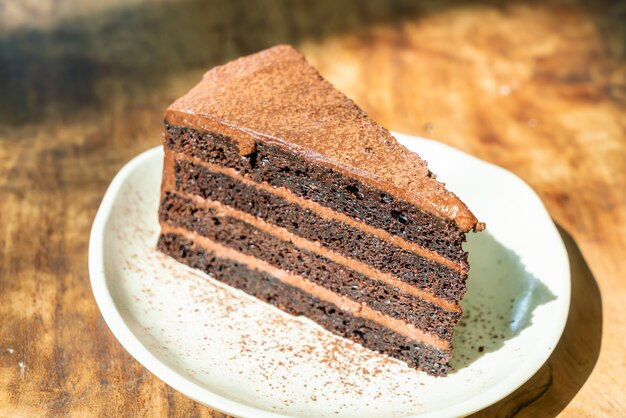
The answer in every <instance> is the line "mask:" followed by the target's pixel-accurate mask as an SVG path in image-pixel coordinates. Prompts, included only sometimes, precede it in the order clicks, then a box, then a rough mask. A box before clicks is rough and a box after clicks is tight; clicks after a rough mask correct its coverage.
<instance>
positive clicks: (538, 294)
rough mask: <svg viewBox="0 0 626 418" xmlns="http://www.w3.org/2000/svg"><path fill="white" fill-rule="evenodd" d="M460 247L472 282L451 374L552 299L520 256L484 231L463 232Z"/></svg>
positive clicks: (520, 326) (510, 334)
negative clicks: (464, 238) (465, 238)
mask: <svg viewBox="0 0 626 418" xmlns="http://www.w3.org/2000/svg"><path fill="white" fill-rule="evenodd" d="M465 248H466V250H467V251H468V252H469V254H470V259H469V262H470V266H471V271H470V278H469V283H471V284H470V286H468V291H467V294H466V295H465V298H464V299H463V301H462V302H461V305H462V306H463V309H464V311H465V312H464V314H463V318H462V319H461V322H460V323H459V325H458V327H457V328H456V330H455V335H454V338H453V344H454V355H453V357H452V361H451V366H452V370H453V371H452V372H453V373H454V370H460V369H462V368H464V367H467V366H469V365H470V364H472V363H473V362H474V361H476V360H477V359H478V358H480V357H482V356H483V355H485V354H487V353H489V352H493V351H496V350H498V349H499V348H501V347H502V346H503V345H504V343H505V342H506V341H507V340H509V339H511V338H513V337H514V336H516V335H518V334H519V333H520V332H521V331H522V330H523V329H525V328H526V327H528V326H529V325H530V324H531V322H532V315H533V312H534V310H535V308H537V307H538V306H540V305H543V304H545V303H548V302H550V301H552V300H554V299H555V296H554V295H553V294H552V293H551V292H550V290H549V289H548V288H547V287H546V286H545V285H544V284H543V283H542V282H541V281H539V280H538V279H537V278H536V277H535V276H534V275H533V274H531V273H529V272H528V271H527V270H526V268H525V267H524V265H523V264H522V262H521V260H520V258H519V256H518V255H517V254H516V253H515V252H513V251H512V250H510V249H508V248H506V247H505V246H503V245H502V244H501V243H500V242H498V241H497V240H496V239H495V238H494V237H493V236H492V235H491V234H489V232H488V231H485V232H483V233H480V234H470V235H468V242H467V245H466V246H465Z"/></svg>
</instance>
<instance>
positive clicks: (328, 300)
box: [158, 46, 483, 375]
mask: <svg viewBox="0 0 626 418" xmlns="http://www.w3.org/2000/svg"><path fill="white" fill-rule="evenodd" d="M164 150H165V161H164V168H163V184H162V196H161V204H160V209H159V220H160V223H161V227H162V230H161V235H160V237H159V242H158V248H159V249H160V250H161V251H162V252H164V253H165V254H168V255H169V256H171V257H173V258H175V259H176V260H178V261H180V262H182V263H185V264H187V265H189V266H191V267H193V268H196V269H199V270H202V271H204V272H206V273H208V274H209V275H211V276H212V277H213V278H215V279H217V280H219V281H222V282H224V283H226V284H228V285H230V286H233V287H236V288H238V289H241V290H243V291H244V292H246V293H249V294H251V295H253V296H255V297H257V298H259V299H261V300H263V301H265V302H267V303H270V304H272V305H274V306H277V307H278V308H280V309H282V310H284V311H286V312H289V313H291V314H293V315H304V316H306V317H308V318H310V319H312V320H313V321H315V322H316V323H318V324H319V325H321V326H322V327H324V328H326V329H327V330H329V331H331V332H333V333H335V334H337V335H340V336H342V337H345V338H349V339H351V340H353V341H356V342H358V343H360V344H362V345H363V346H365V347H367V348H369V349H372V350H376V351H378V352H381V353H385V354H387V355H389V356H391V357H394V358H397V359H400V360H403V361H405V362H407V363H408V364H409V365H410V366H412V367H415V368H418V369H421V370H424V371H426V372H428V373H430V374H433V375H445V374H446V372H447V369H448V360H449V359H450V355H451V353H452V346H451V338H452V333H453V330H454V327H455V325H456V324H457V323H458V321H459V319H460V317H461V314H462V309H461V307H460V306H459V300H460V299H461V298H462V297H463V295H464V293H465V290H466V283H465V282H466V278H467V272H468V263H467V254H466V252H465V251H463V248H462V243H463V242H464V241H465V233H467V232H468V231H470V230H474V231H478V230H481V229H482V228H483V225H482V224H481V223H479V222H478V221H477V219H476V217H475V216H474V215H473V214H472V213H471V212H470V211H469V210H468V208H467V207H466V206H465V204H464V203H463V202H461V201H460V200H459V199H458V198H457V197H456V196H455V195H454V194H452V193H451V192H449V191H448V190H446V189H445V187H444V185H443V184H441V183H439V182H438V181H437V180H436V179H435V176H434V175H433V174H432V173H431V172H430V171H429V170H428V168H427V166H426V163H425V162H424V161H422V160H421V159H420V158H419V157H418V156H417V155H416V154H414V153H413V152H410V151H408V150H407V149H406V148H404V147H403V146H401V145H400V144H399V143H398V142H397V141H396V139H394V138H393V137H392V136H391V135H390V133H389V132H388V131H387V130H386V129H385V128H383V127H382V126H380V125H378V124H377V123H376V122H374V121H373V120H371V119H370V118H369V117H368V116H367V115H366V114H365V113H364V112H363V111H362V110H361V109H359V108H358V107H357V106H356V105H355V104H354V103H353V102H352V101H351V100H350V99H348V98H347V97H346V96H344V95H343V94H342V93H341V92H339V91H337V90H336V89H335V88H334V87H333V86H332V85H331V84H330V83H328V82H327V81H325V80H324V79H323V78H322V77H321V76H320V75H319V73H318V72H317V71H316V70H315V69H314V68H313V67H312V66H311V65H309V64H308V63H307V62H306V60H305V58H304V57H303V55H302V54H300V53H299V52H298V51H296V50H295V49H293V48H292V47H289V46H277V47H274V48H270V49H267V50H265V51H262V52H259V53H257V54H254V55H251V56H248V57H244V58H240V59H238V60H235V61H233V62H230V63H228V64H226V65H223V66H220V67H216V68H213V69H212V70H210V71H209V72H207V73H206V74H205V75H204V77H203V79H202V81H201V82H200V83H199V84H198V85H197V86H195V87H194V88H193V89H192V90H191V91H189V92H188V93H187V94H186V95H185V96H183V97H181V98H180V99H178V100H176V102H174V103H173V104H172V105H171V106H170V107H169V108H168V109H167V112H166V115H165V133H164Z"/></svg>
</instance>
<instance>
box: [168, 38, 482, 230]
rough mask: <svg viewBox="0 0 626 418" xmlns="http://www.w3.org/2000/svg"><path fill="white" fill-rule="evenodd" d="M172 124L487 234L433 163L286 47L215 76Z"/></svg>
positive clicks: (186, 100)
mask: <svg viewBox="0 0 626 418" xmlns="http://www.w3.org/2000/svg"><path fill="white" fill-rule="evenodd" d="M165 118H166V120H167V121H168V123H170V124H172V125H179V126H180V125H182V126H188V127H194V128H201V129H207V130H214V129H219V130H220V131H221V132H226V133H227V134H228V135H229V136H231V137H232V138H233V139H234V140H236V141H238V143H239V149H240V152H241V153H242V154H248V153H252V152H253V151H254V147H255V142H256V141H257V140H263V141H267V142H271V143H274V144H276V145H279V146H282V147H286V148H289V149H290V150H291V151H292V152H294V153H297V154H299V155H301V156H302V157H303V158H309V159H314V160H316V161H317V162H318V163H320V164H323V165H325V166H327V167H329V168H332V169H334V170H339V171H341V172H342V173H344V174H345V175H347V176H350V177H353V178H357V179H359V180H361V181H364V182H365V183H367V184H369V185H371V186H374V187H376V188H377V189H379V190H381V191H385V192H387V193H390V194H392V195H393V196H395V197H396V198H399V199H402V200H405V201H407V202H409V203H411V204H414V205H416V206H418V207H420V208H422V209H423V210H425V211H427V212H429V213H432V214H434V215H436V216H439V217H442V218H446V219H450V220H452V221H454V222H455V223H456V225H457V226H458V227H459V228H460V229H462V230H464V231H469V230H470V229H475V230H480V229H482V228H483V225H482V224H481V223H479V222H478V221H477V219H476V217H475V216H474V215H473V214H472V212H471V211H470V210H469V209H468V208H467V206H466V205H465V204H464V203H463V202H462V201H461V200H460V199H459V198H458V197H457V196H455V195H454V194H453V193H452V192H450V191H448V190H446V189H445V187H444V185H443V184H442V183H440V182H438V181H437V180H435V179H434V176H433V175H432V173H431V172H430V171H429V170H428V167H427V165H426V163H425V162H424V161H423V160H422V159H421V158H420V157H419V156H417V155H416V154H415V153H413V152H411V151H409V150H408V149H406V148H405V147H403V146H402V145H400V144H399V143H398V142H397V140H396V139H395V138H394V137H393V136H391V134H390V133H389V131H388V130H387V129H385V128H383V127H382V126H380V125H379V124H377V123H376V122H374V121H373V120H372V119H370V118H369V117H368V116H367V115H366V114H365V112H363V111H362V110H361V109H360V108H359V107H358V106H356V105H355V104H354V102H353V101H352V100H350V99H349V98H347V97H346V96H345V95H344V94H343V93H341V92H340V91H338V90H337V89H335V88H334V87H333V86H332V85H331V84H330V83H329V82H327V81H326V80H324V79H323V78H322V77H321V75H320V74H319V73H318V72H317V70H316V69H315V68H313V67H312V66H311V65H310V64H309V63H308V62H307V61H306V60H305V58H304V56H303V55H302V54H301V53H300V52H298V51H297V50H296V49H294V48H292V47H291V46H288V45H279V46H275V47H273V48H269V49H266V50H264V51H261V52H258V53H256V54H253V55H250V56H247V57H243V58H239V59H237V60H235V61H232V62H229V63H227V64H225V65H223V66H219V67H215V68H213V69H212V70H210V71H208V72H207V73H206V74H205V75H204V77H203V78H202V81H200V83H199V84H198V85H196V86H195V87H194V88H193V89H191V90H190V91H189V92H188V93H187V94H186V95H184V96H183V97H181V98H180V99H178V100H176V101H175V102H174V103H173V104H172V105H171V106H170V107H169V108H168V109H167V112H166V116H165Z"/></svg>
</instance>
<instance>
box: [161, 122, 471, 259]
mask: <svg viewBox="0 0 626 418" xmlns="http://www.w3.org/2000/svg"><path fill="white" fill-rule="evenodd" d="M165 146H167V147H169V148H170V149H171V150H173V151H175V152H179V153H184V154H187V155H190V156H193V157H196V158H198V159H200V160H202V161H206V162H211V163H215V164H219V165H222V166H226V167H232V168H235V169H237V170H239V171H241V172H242V173H244V174H247V175H248V176H249V177H250V178H252V179H254V180H255V181H257V182H260V181H264V182H267V183H269V184H271V185H273V186H276V187H280V186H282V187H285V188H287V189H289V190H291V191H292V192H293V193H294V194H296V195H298V196H302V197H305V198H307V199H310V200H313V201H315V202H318V203H320V204H322V205H324V206H327V207H329V208H331V209H333V210H336V211H338V212H341V213H344V214H346V215H348V216H351V217H353V218H356V219H359V220H362V221H363V222H365V223H367V224H369V225H372V226H374V227H376V228H381V229H385V230H387V231H388V232H389V233H391V234H393V235H398V236H400V237H402V238H404V239H406V240H407V241H410V242H415V243H417V244H419V245H420V246H422V247H424V248H428V249H430V250H432V251H435V252H437V253H439V254H441V255H442V256H444V257H446V258H448V259H450V260H452V261H456V262H460V263H466V261H467V254H466V253H465V251H463V248H462V244H463V242H464V241H465V234H464V233H463V231H461V230H460V229H458V228H457V227H456V225H455V224H454V223H453V222H451V221H448V220H444V219H441V218H438V217H436V216H434V215H431V214H429V213H427V212H424V211H423V210H421V209H420V208H418V207H416V206H412V205H410V204H408V203H407V202H404V201H401V200H398V199H395V198H393V197H392V196H391V195H389V194H387V193H385V192H384V191H382V190H376V189H374V188H372V187H371V186H369V185H367V184H364V183H362V182H359V181H357V180H356V179H353V178H347V177H346V176H344V175H343V174H341V173H339V172H337V171H335V170H332V169H328V168H326V167H322V166H320V165H317V164H315V163H314V162H312V161H308V160H307V159H304V158H302V157H300V156H298V155H295V154H292V153H290V152H288V151H286V150H284V149H282V148H279V147H277V146H275V145H271V144H266V143H263V142H257V144H256V150H255V151H254V152H253V153H251V154H249V155H246V156H241V155H240V154H239V150H238V147H237V144H236V143H235V142H234V141H233V140H232V139H231V138H229V137H228V136H225V135H221V134H219V133H214V132H206V131H198V130H195V129H192V128H184V127H176V126H171V125H169V124H167V122H166V131H165Z"/></svg>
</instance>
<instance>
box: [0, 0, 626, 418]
mask: <svg viewBox="0 0 626 418" xmlns="http://www.w3.org/2000/svg"><path fill="white" fill-rule="evenodd" d="M624 22H626V3H624V2H620V3H615V2H606V3H605V4H600V3H599V4H598V5H596V6H594V8H586V7H583V6H580V5H576V4H574V3H570V4H569V5H567V6H556V5H550V4H547V3H545V2H544V3H541V5H532V4H526V3H524V2H511V3H507V2H497V4H495V5H494V4H491V2H483V1H480V2H473V3H472V5H464V4H462V3H459V2H450V1H447V2H433V4H432V5H421V6H420V5H413V4H412V3H409V2H382V1H381V2H377V1H366V2H361V1H356V0H353V1H332V0H323V1H318V2H315V3H314V4H313V3H312V4H311V5H309V6H305V3H304V2H302V3H296V2H292V1H286V0H285V1H283V0H275V1H268V2H255V3H253V2H244V1H231V2H221V1H217V0H211V1H200V0H198V1H192V2H185V3H179V4H173V3H169V2H158V1H157V2H155V1H142V0H135V1H132V2H130V3H128V2H126V3H124V2H122V1H120V0H109V1H106V2H95V1H86V2H85V1H83V2H80V1H78V0H65V1H56V2H41V1H37V0H29V1H22V2H6V1H0V191H1V194H0V416H29V417H30V416H38V415H49V416H59V415H64V414H67V415H71V416H86V415H87V416H89V415H92V416H131V415H135V416H154V415H168V414H169V415H172V416H185V417H187V416H221V414H219V413H215V412H212V411H210V410H209V409H208V408H205V407H203V406H201V405H199V404H197V403H195V402H193V401H191V400H190V399H188V398H186V397H185V396H183V395H181V394H179V393H178V392H176V391H174V390H173V389H171V388H169V387H168V386H167V385H165V384H164V383H162V382H161V381H159V380H158V379H156V378H155V377H154V376H152V375H151V374H150V373H149V372H147V371H146V369H144V368H143V367H142V366H141V365H140V364H139V363H137V362H136V361H135V360H133V359H132V358H131V357H130V356H129V355H128V354H127V353H126V351H125V350H124V349H123V348H122V347H121V345H120V344H119V343H118V342H117V341H116V340H115V338H114V337H113V336H112V334H111V333H110V331H109V330H108V328H107V327H106V325H105V323H104V321H103V320H102V317H101V316H100V313H99V311H98V309H97V307H96V304H95V303H94V299H93V296H92V294H91V289H90V286H89V278H88V273H87V243H88V235H89V229H90V226H91V222H92V220H93V217H94V215H95V212H96V209H97V207H98V204H99V202H100V199H101V198H102V195H103V193H104V191H105V189H106V187H107V185H108V183H109V182H110V180H111V178H112V177H113V175H114V174H115V173H116V172H117V170H118V169H119V168H120V167H121V166H122V165H123V164H124V162H126V161H127V160H129V159H130V158H132V157H133V156H134V155H135V154H137V153H139V152H140V151H142V150H145V149H147V148H149V147H152V146H154V145H157V144H159V142H160V130H161V119H162V115H163V111H164V108H165V107H166V106H167V105H168V104H169V103H170V102H171V101H172V100H173V99H174V98H176V97H177V96H179V95H181V94H182V93H184V92H185V91H186V90H187V89H188V88H190V87H191V86H192V85H193V84H194V83H195V82H196V81H197V80H198V78H199V76H200V75H201V73H202V72H203V70H205V69H207V68H209V67H210V66H212V65H214V64H217V63H222V62H225V61H227V60H229V59H231V58H234V57H236V56H239V55H242V54H246V53H250V52H253V51H256V50H259V49H261V48H263V47H266V46H269V45H272V44H276V43H279V42H289V43H293V44H296V45H297V46H299V47H300V48H301V49H302V50H303V51H304V52H305V53H306V54H307V56H308V57H309V59H310V60H311V62H313V63H314V64H315V65H317V66H318V67H319V69H320V71H321V72H322V73H323V75H325V76H326V77H327V78H328V79H329V80H331V81H332V82H333V83H334V84H335V85H336V86H337V87H339V88H340V89H341V90H343V91H345V92H346V93H347V94H348V95H349V96H351V97H352V98H354V99H355V100H356V102H357V103H358V104H360V105H361V106H362V107H363V108H364V109H365V110H367V111H368V112H369V113H370V114H371V115H372V116H373V117H374V118H375V119H377V120H379V121H380V122H382V123H383V124H384V125H386V126H387V127H389V128H390V129H393V130H396V131H401V132H407V133H411V134H416V135H421V136H427V137H432V138H435V139H438V140H440V141H443V142H446V143H449V144H452V145H454V146H455V147H458V148H460V149H462V150H465V151H467V152H469V153H471V154H474V155H476V156H478V157H480V158H483V159H485V160H488V161H491V162H494V163H496V164H499V165H502V166H504V167H506V168H508V169H509V170H511V171H513V172H515V173H517V174H518V175H519V176H521V177H522V178H523V179H525V180H526V181H527V182H528V183H529V184H531V185H532V186H533V188H534V189H535V190H536V191H537V192H538V193H539V194H540V195H541V197H542V198H543V200H544V202H545V204H546V205H547V207H548V209H549V211H550V213H551V215H552V216H553V218H554V221H555V222H556V223H557V224H558V225H559V226H560V228H561V233H562V235H563V239H564V240H565V242H566V244H567V247H568V250H569V254H570V262H571V264H572V286H573V295H572V305H571V310H570V315H569V320H568V323H567V326H566V329H565V332H564V334H563V338H562V339H561V341H560V343H559V345H558V346H557V348H556V350H555V352H554V354H553V355H552V357H551V358H550V360H549V361H548V362H547V363H546V364H545V366H544V367H543V368H542V369H541V370H540V371H539V372H538V373H537V374H536V375H535V376H534V377H533V378H532V379H531V380H530V381H529V382H528V383H526V384H525V385H524V386H523V387H522V388H520V389H519V390H517V391H516V392H515V393H513V394H512V395H510V396H508V397H507V398H506V399H504V400H503V401H501V402H499V403H497V404H496V405H493V406H492V407H490V408H489V409H487V410H486V411H483V412H482V413H479V414H478V415H479V416H485V417H493V416H502V417H505V416H506V417H511V416H514V415H515V416H525V417H544V416H550V417H551V416H555V415H562V416H569V417H579V416H626V401H625V400H624V399H625V398H626V384H625V378H624V375H625V374H626V360H625V359H626V343H625V341H626V338H625V337H624V335H625V334H626V320H625V318H626V262H625V258H626V59H625V56H626V49H625V48H626V45H625V42H624V40H625V39H626V24H625V23H624ZM529 349H532V348H529Z"/></svg>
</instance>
